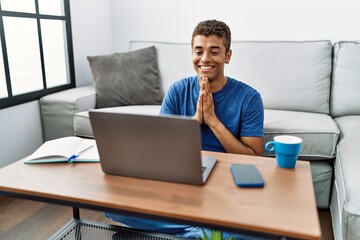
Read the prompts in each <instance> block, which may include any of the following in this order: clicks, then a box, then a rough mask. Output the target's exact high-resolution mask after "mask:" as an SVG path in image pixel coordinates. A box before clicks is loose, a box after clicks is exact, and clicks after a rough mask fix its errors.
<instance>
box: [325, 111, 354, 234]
mask: <svg viewBox="0 0 360 240" xmlns="http://www.w3.org/2000/svg"><path fill="white" fill-rule="evenodd" d="M335 121H336V123H337V124H338V126H339V128H340V131H341V134H340V138H339V144H338V147H337V155H336V160H335V167H334V168H335V182H334V189H333V197H332V200H331V211H332V214H334V215H336V216H337V217H338V218H339V220H338V221H336V224H335V226H334V228H336V229H337V231H336V232H338V233H339V232H340V233H341V234H343V236H341V237H342V239H360V228H359V226H360V191H359V186H360V175H359V169H360V157H359V153H358V152H359V150H360V116H355V115H354V116H344V117H339V118H335Z"/></svg>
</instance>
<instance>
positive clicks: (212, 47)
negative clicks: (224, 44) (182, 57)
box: [194, 46, 221, 49]
mask: <svg viewBox="0 0 360 240" xmlns="http://www.w3.org/2000/svg"><path fill="white" fill-rule="evenodd" d="M194 49H203V47H201V46H194ZM210 49H221V47H219V46H211V47H210Z"/></svg>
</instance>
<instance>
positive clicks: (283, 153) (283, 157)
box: [265, 135, 302, 168]
mask: <svg viewBox="0 0 360 240" xmlns="http://www.w3.org/2000/svg"><path fill="white" fill-rule="evenodd" d="M301 145H302V139H301V138H299V137H295V136H289V135H279V136H276V137H274V141H270V142H267V143H266V144H265V149H266V150H267V151H269V152H275V156H276V162H277V165H278V166H279V167H282V168H294V167H295V165H296V160H297V159H298V156H299V153H300V151H301Z"/></svg>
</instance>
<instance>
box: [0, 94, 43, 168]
mask: <svg viewBox="0 0 360 240" xmlns="http://www.w3.org/2000/svg"><path fill="white" fill-rule="evenodd" d="M0 123H1V124H0V133H1V135H0V153H1V157H0V168H1V167H3V166H5V165H7V164H9V163H12V162H14V161H15V160H18V159H20V158H23V157H24V156H26V155H28V154H29V153H31V152H32V151H34V149H36V148H37V147H38V146H39V145H40V144H41V142H42V131H41V121H40V114H39V103H38V101H33V102H29V103H25V104H21V105H18V106H16V107H10V108H6V109H2V110H1V111H0Z"/></svg>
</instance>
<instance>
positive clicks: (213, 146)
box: [106, 20, 264, 238]
mask: <svg viewBox="0 0 360 240" xmlns="http://www.w3.org/2000/svg"><path fill="white" fill-rule="evenodd" d="M230 43H231V32H230V29H229V27H228V26H227V25H226V24H225V23H223V22H220V21H216V20H208V21H203V22H200V23H199V24H198V26H197V27H196V28H195V30H194V32H193V35H192V41H191V45H192V56H193V57H192V61H193V65H194V68H195V71H196V72H197V73H198V76H195V77H188V78H184V79H182V80H180V81H178V82H176V83H174V84H173V85H172V86H171V87H170V89H169V91H168V92H167V94H166V96H165V98H164V100H163V103H162V106H161V114H172V115H183V116H193V117H194V118H196V119H197V120H198V121H199V122H200V123H201V134H202V144H203V146H202V149H203V150H209V151H219V152H231V153H241V154H249V155H261V153H262V136H263V119H264V109H263V104H262V100H261V97H260V94H259V93H258V92H257V91H256V90H254V89H253V88H251V87H250V86H248V85H246V84H244V83H242V82H240V81H237V80H235V79H232V78H230V77H226V76H225V75H224V66H225V64H228V63H229V62H230V58H231V54H232V52H231V50H230ZM106 216H108V217H109V218H111V219H112V220H114V221H117V222H121V223H123V224H126V225H128V226H130V227H134V228H137V229H142V230H148V231H154V232H162V233H168V234H175V235H177V236H180V237H184V238H198V237H201V236H202V235H203V230H204V231H205V232H207V233H208V234H209V231H210V230H209V229H202V228H201V227H196V226H189V225H181V224H173V223H167V222H161V221H155V220H148V219H142V218H137V217H130V216H124V215H118V214H112V213H106ZM229 235H231V234H229V233H225V234H224V237H226V236H229Z"/></svg>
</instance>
